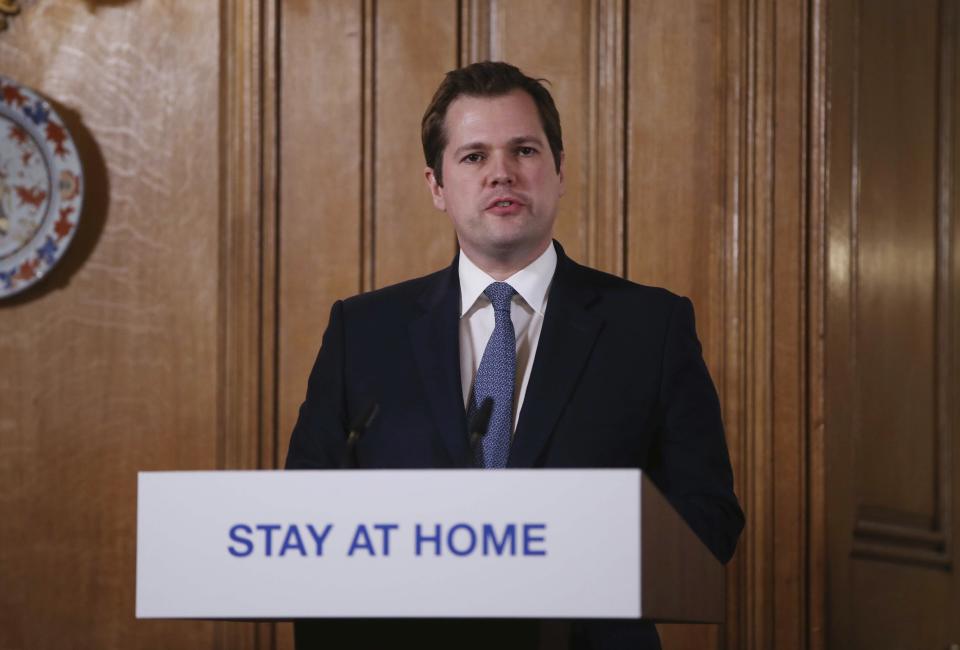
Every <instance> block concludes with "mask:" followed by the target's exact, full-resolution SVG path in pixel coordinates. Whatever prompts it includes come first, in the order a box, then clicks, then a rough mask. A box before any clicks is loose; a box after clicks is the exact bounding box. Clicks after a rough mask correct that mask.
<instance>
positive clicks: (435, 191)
mask: <svg viewBox="0 0 960 650" xmlns="http://www.w3.org/2000/svg"><path fill="white" fill-rule="evenodd" d="M423 177H424V179H425V180H426V181H427V189H429V190H430V198H431V199H433V207H435V208H436V209H437V210H443V211H446V209H447V204H446V202H445V201H444V200H443V186H442V185H440V183H438V182H437V176H436V174H434V173H433V168H432V167H424V168H423Z"/></svg>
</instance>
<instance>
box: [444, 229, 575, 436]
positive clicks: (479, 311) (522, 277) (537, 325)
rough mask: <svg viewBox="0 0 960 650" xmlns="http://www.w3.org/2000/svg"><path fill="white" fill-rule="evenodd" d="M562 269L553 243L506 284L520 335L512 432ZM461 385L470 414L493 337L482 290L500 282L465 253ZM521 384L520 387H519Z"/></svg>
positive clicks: (462, 264) (490, 313)
mask: <svg viewBox="0 0 960 650" xmlns="http://www.w3.org/2000/svg"><path fill="white" fill-rule="evenodd" d="M556 268H557V251H556V250H554V248H553V243H551V244H550V245H549V246H547V250H545V251H544V252H543V254H542V255H540V257H538V258H537V259H535V260H534V261H533V262H531V263H530V264H529V265H527V266H526V267H525V268H523V269H521V270H520V271H517V272H516V273H514V274H513V275H511V276H510V277H509V278H507V279H506V280H504V282H506V283H507V284H509V285H510V286H511V287H513V288H514V289H515V290H516V292H517V293H516V295H514V296H513V300H512V302H511V305H510V319H511V320H512V321H513V331H514V333H515V334H516V335H517V366H516V371H517V377H516V378H515V380H514V382H513V403H514V405H515V406H514V409H513V431H516V430H517V421H518V420H519V419H520V409H521V408H523V396H524V395H525V394H526V392H527V382H529V381H530V369H531V368H532V367H533V359H534V357H535V356H536V354H537V344H538V343H539V341H540V330H541V329H542V328H543V315H544V313H545V312H546V310H547V294H548V292H549V290H550V282H551V281H552V280H553V272H554V270H555V269H556ZM459 272H460V385H461V386H462V387H463V404H464V408H466V409H467V410H468V411H469V402H470V395H471V394H472V391H473V380H474V378H475V377H476V376H477V368H479V367H480V360H481V359H482V358H483V351H484V349H486V347H487V341H488V340H489V339H490V335H491V334H493V326H494V319H493V305H491V304H490V299H489V298H487V296H486V295H484V293H483V290H484V289H486V288H487V286H489V285H490V283H491V282H496V280H494V279H493V278H491V277H490V276H489V275H487V274H486V273H485V272H483V271H482V270H480V268H479V267H478V266H477V265H476V264H474V263H473V262H472V261H471V260H470V258H469V257H467V255H466V254H465V253H464V252H463V250H461V251H460V264H459ZM517 379H519V381H517Z"/></svg>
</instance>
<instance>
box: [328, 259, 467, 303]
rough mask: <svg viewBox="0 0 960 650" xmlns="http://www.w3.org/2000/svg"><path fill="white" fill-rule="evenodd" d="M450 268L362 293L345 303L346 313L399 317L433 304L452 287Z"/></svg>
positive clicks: (344, 301) (343, 301)
mask: <svg viewBox="0 0 960 650" xmlns="http://www.w3.org/2000/svg"><path fill="white" fill-rule="evenodd" d="M450 276H451V270H450V267H446V268H443V269H440V270H439V271H435V272H433V273H430V274H428V275H424V276H421V277H418V278H413V279H411V280H404V281H403V282H398V283H396V284H391V285H388V286H385V287H381V288H378V289H374V290H372V291H367V292H365V293H360V294H357V295H354V296H350V297H349V298H344V299H343V300H342V303H343V307H344V309H345V310H347V311H350V312H353V313H357V314H376V313H399V312H403V311H406V310H408V309H411V308H412V307H414V306H416V305H417V304H418V303H420V302H422V301H428V302H429V301H430V300H431V299H433V298H434V297H435V296H436V295H437V294H438V293H442V292H443V291H445V290H446V289H447V288H448V287H449V283H450V281H451V277H450Z"/></svg>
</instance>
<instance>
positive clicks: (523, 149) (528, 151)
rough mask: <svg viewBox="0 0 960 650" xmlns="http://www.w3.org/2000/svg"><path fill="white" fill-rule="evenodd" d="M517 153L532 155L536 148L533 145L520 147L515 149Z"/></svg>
mask: <svg viewBox="0 0 960 650" xmlns="http://www.w3.org/2000/svg"><path fill="white" fill-rule="evenodd" d="M517 153H518V154H520V155H521V156H532V155H533V154H535V153H537V150H536V149H534V148H533V147H520V148H518V149H517Z"/></svg>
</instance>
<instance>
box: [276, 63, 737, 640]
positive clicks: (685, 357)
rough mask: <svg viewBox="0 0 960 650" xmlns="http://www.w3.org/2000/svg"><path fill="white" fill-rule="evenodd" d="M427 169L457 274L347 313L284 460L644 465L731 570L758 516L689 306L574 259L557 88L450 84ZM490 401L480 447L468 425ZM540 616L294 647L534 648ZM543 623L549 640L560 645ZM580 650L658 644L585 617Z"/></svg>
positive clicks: (301, 636) (366, 298)
mask: <svg viewBox="0 0 960 650" xmlns="http://www.w3.org/2000/svg"><path fill="white" fill-rule="evenodd" d="M423 144H424V154H425V157H426V161H427V168H426V170H425V176H426V180H427V185H428V187H429V189H430V192H431V196H432V198H433V202H434V205H435V206H436V207H437V208H438V209H440V210H443V211H445V212H446V213H447V214H448V216H449V217H450V219H451V220H452V222H453V226H454V229H455V230H456V232H457V238H458V241H459V244H460V252H459V254H458V255H457V258H456V259H455V260H454V262H453V264H452V265H451V266H450V267H449V268H447V269H444V270H441V271H438V272H436V273H434V274H432V275H428V276H426V277H423V278H419V279H416V280H410V281H408V282H404V283H401V284H398V285H394V286H392V287H387V288H384V289H380V290H378V291H374V292H371V293H368V294H364V295H360V296H355V297H353V298H349V299H347V300H345V301H338V302H337V303H336V304H334V306H333V308H332V310H331V313H330V322H329V325H328V327H327V331H326V333H325V334H324V337H323V344H322V347H321V350H320V354H319V355H318V357H317V361H316V364H315V366H314V369H313V372H312V373H311V376H310V382H309V387H308V390H307V398H306V400H305V402H304V404H303V406H302V408H301V410H300V417H299V420H298V422H297V425H296V427H295V429H294V431H293V435H292V437H291V440H290V450H289V455H288V457H287V467H288V468H291V469H297V468H333V467H337V466H339V464H340V459H341V458H342V457H343V455H344V452H345V448H346V440H347V431H348V429H349V427H350V423H351V422H353V421H355V420H356V418H357V417H358V416H361V415H362V413H363V412H364V411H365V410H366V409H368V408H369V405H370V404H371V403H374V402H375V403H377V404H378V405H379V413H378V415H377V416H376V418H375V419H374V420H373V421H372V422H371V423H370V425H369V427H368V428H367V429H366V430H365V431H364V432H363V435H362V437H361V438H360V439H359V442H358V443H357V445H356V449H355V452H356V463H357V465H358V466H359V467H363V468H401V467H403V468H431V467H446V468H449V467H492V468H496V467H507V468H511V467H639V468H642V469H644V470H645V471H646V472H648V474H649V475H650V477H651V478H652V479H653V480H654V482H655V483H656V484H657V485H658V486H659V487H660V489H661V490H662V491H663V492H664V494H665V495H666V496H667V498H668V499H669V500H670V501H671V503H673V505H674V506H675V507H676V509H677V510H678V512H679V513H680V514H681V515H682V516H683V517H684V519H685V520H686V521H687V522H688V523H689V525H690V526H691V528H692V529H693V530H694V532H696V534H697V535H698V536H699V537H700V539H701V540H703V542H704V543H705V544H706V545H707V547H709V548H710V550H711V551H712V552H713V553H714V555H716V556H717V558H718V559H720V560H721V561H724V562H725V561H727V560H728V559H729V558H730V557H731V556H732V554H733V551H734V548H735V546H736V541H737V538H738V536H739V534H740V530H741V529H742V527H743V514H742V512H741V510H740V507H739V505H738V503H737V499H736V497H735V496H734V494H733V477H732V472H731V468H730V462H729V458H728V454H727V448H726V443H725V441H724V435H723V425H722V422H721V418H720V407H719V401H718V399H717V395H716V391H715V389H714V387H713V383H712V382H711V380H710V377H709V374H708V372H707V369H706V366H705V365H704V363H703V360H702V356H701V350H700V343H699V341H698V340H697V337H696V332H695V328H694V318H693V309H692V306H691V304H690V301H689V300H687V299H685V298H681V297H678V296H675V295H673V294H671V293H669V292H668V291H666V290H663V289H657V288H651V287H644V286H641V285H637V284H634V283H631V282H628V281H626V280H624V279H622V278H618V277H615V276H611V275H608V274H605V273H601V272H599V271H595V270H593V269H589V268H586V267H583V266H580V265H579V264H577V263H575V262H574V261H572V260H570V259H569V258H568V257H567V256H566V254H565V253H564V251H563V249H562V248H561V247H560V245H559V244H558V243H556V242H554V241H553V240H552V233H553V224H554V220H555V218H556V214H557V204H558V201H559V199H560V197H561V196H562V194H563V186H564V177H563V144H562V139H561V132H560V118H559V115H558V113H557V110H556V107H555V105H554V103H553V100H552V98H551V97H550V94H549V92H548V91H547V90H546V89H545V88H544V87H543V86H542V85H541V84H540V83H539V82H538V81H537V80H534V79H531V78H529V77H526V76H525V75H523V74H522V73H521V72H520V71H519V70H517V69H516V68H515V67H513V66H510V65H508V64H505V63H489V62H487V63H480V64H474V65H471V66H467V67H466V68H462V69H459V70H455V71H452V72H450V73H448V74H447V77H446V78H445V80H444V82H443V83H442V84H441V86H440V88H439V89H438V90H437V93H436V94H435V96H434V98H433V101H432V102H431V104H430V106H429V107H428V109H427V111H426V114H425V116H424V120H423ZM484 402H489V404H490V405H492V414H491V416H490V418H489V425H488V427H487V432H486V434H485V435H484V436H483V437H482V438H481V440H480V443H479V444H477V445H476V446H475V447H474V448H471V444H470V438H469V436H468V432H467V428H468V420H470V419H471V418H472V417H473V414H474V413H476V412H477V411H478V410H480V408H479V407H480V406H481V404H482V403H484ZM552 629H553V628H544V627H542V626H540V625H539V624H537V623H536V622H534V621H381V622H370V621H338V622H332V621H328V622H321V623H316V624H307V623H299V624H298V626H297V630H296V632H297V645H298V647H313V644H314V643H317V644H319V643H324V644H326V645H327V646H328V647H339V646H338V643H349V644H351V645H352V646H353V647H381V646H383V645H386V646H399V645H402V644H403V643H404V637H409V642H411V643H414V644H415V646H416V647H444V648H462V647H484V648H505V647H516V648H537V647H545V646H549V645H551V644H553V643H554V641H552V640H551V638H552V637H550V636H549V635H550V634H555V633H556V631H555V630H553V631H549V630H552ZM544 630H547V631H546V632H545V631H544ZM562 636H563V638H562V639H560V637H557V642H558V643H560V642H562V643H563V644H564V645H569V646H571V647H575V648H638V647H639V648H658V647H659V640H658V639H657V635H656V630H655V629H654V627H653V625H651V624H649V623H647V622H645V621H575V622H572V623H571V624H570V625H569V626H568V627H567V628H566V629H565V631H564V632H563V635H562Z"/></svg>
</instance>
